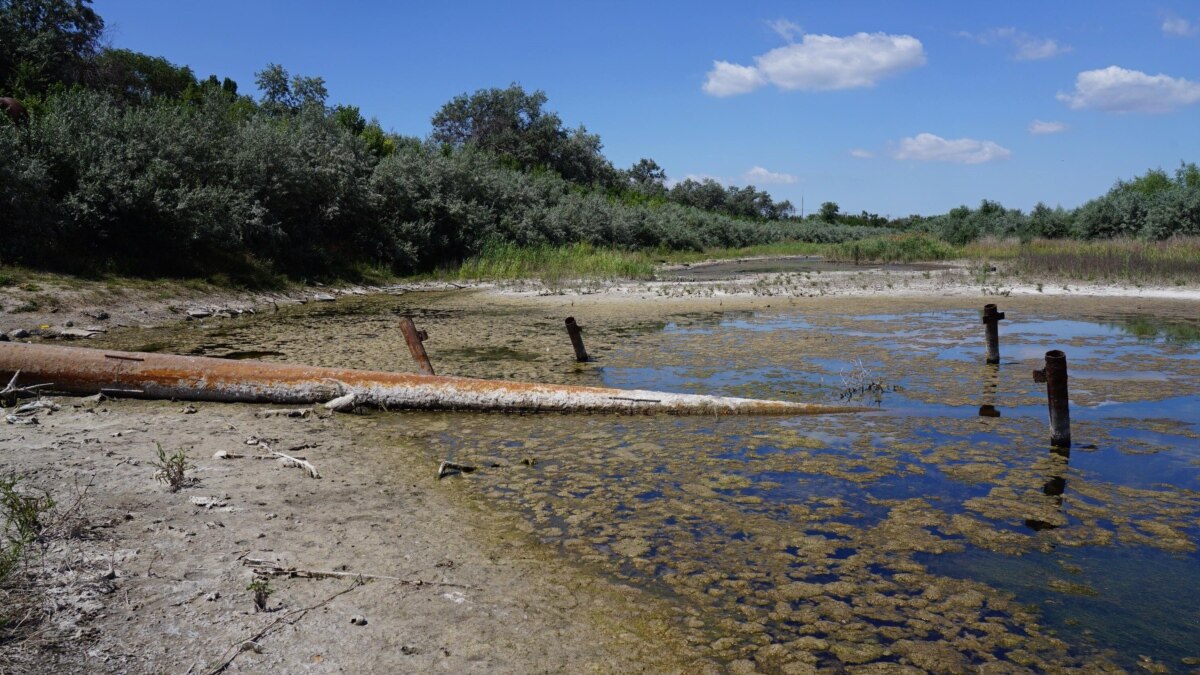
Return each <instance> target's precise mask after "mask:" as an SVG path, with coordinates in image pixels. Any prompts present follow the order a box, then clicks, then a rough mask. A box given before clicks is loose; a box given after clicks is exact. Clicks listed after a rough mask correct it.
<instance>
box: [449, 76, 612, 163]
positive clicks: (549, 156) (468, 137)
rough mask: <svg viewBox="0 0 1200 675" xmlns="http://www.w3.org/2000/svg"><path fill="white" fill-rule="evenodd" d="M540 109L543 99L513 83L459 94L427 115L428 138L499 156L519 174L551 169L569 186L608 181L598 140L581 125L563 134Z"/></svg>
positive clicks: (555, 121) (551, 116) (556, 122)
mask: <svg viewBox="0 0 1200 675" xmlns="http://www.w3.org/2000/svg"><path fill="white" fill-rule="evenodd" d="M545 104H546V94H544V93H543V92H541V91H535V92H533V93H526V91H525V90H524V89H522V88H521V86H520V85H517V84H513V85H510V86H509V87H508V88H507V89H497V88H492V89H480V90H479V91H476V92H475V93H474V94H461V95H459V96H456V97H454V99H452V100H451V101H450V102H449V103H447V104H446V105H444V106H442V108H441V110H439V111H438V112H437V114H436V115H434V116H433V120H432V121H433V134H432V138H433V140H434V141H435V142H437V143H441V144H444V145H447V146H450V147H453V148H463V147H466V146H472V147H475V148H477V149H480V150H484V151H486V152H490V153H493V154H496V155H499V156H501V157H503V158H505V159H507V160H509V161H511V162H512V163H514V164H515V165H517V166H519V167H520V168H522V169H530V168H534V167H545V168H548V169H553V170H554V171H557V172H558V173H559V174H560V175H561V176H562V177H563V178H566V179H567V180H569V181H572V182H575V183H583V184H591V183H601V184H609V183H611V182H613V181H614V180H615V177H616V171H615V170H613V168H612V165H611V164H610V163H609V162H608V160H607V159H605V157H604V155H603V154H601V152H600V149H601V147H602V146H601V143H600V137H599V136H597V135H595V134H589V133H588V132H587V129H585V128H584V127H582V126H581V127H579V128H577V129H574V130H572V131H567V130H566V129H564V128H563V124H562V120H561V119H560V118H559V116H558V115H557V114H555V113H553V112H547V111H545V110H543V106H544V105H545Z"/></svg>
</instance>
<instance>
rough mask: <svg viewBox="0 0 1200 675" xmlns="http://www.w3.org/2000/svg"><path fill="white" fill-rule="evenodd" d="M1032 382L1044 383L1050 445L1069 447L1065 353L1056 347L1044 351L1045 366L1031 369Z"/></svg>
mask: <svg viewBox="0 0 1200 675" xmlns="http://www.w3.org/2000/svg"><path fill="white" fill-rule="evenodd" d="M1033 381H1034V382H1045V383H1046V398H1047V399H1048V401H1049V408H1050V445H1051V446H1053V447H1055V448H1070V447H1071V409H1070V403H1069V402H1068V398H1067V355H1066V354H1064V353H1063V352H1062V351H1060V350H1058V349H1054V350H1051V351H1048V352H1046V367H1045V368H1044V369H1042V370H1035V371H1033Z"/></svg>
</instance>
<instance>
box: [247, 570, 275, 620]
mask: <svg viewBox="0 0 1200 675" xmlns="http://www.w3.org/2000/svg"><path fill="white" fill-rule="evenodd" d="M246 590H248V591H250V592H252V593H254V611H256V612H265V611H267V599H268V598H270V597H271V594H272V593H274V592H275V589H274V588H271V580H270V579H264V578H262V577H255V578H254V580H253V581H251V582H250V585H249V586H246Z"/></svg>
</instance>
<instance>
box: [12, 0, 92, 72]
mask: <svg viewBox="0 0 1200 675" xmlns="http://www.w3.org/2000/svg"><path fill="white" fill-rule="evenodd" d="M90 5H91V0H0V88H2V89H3V90H4V91H5V92H6V93H14V94H17V95H19V96H25V95H28V94H37V93H42V92H44V91H45V90H46V89H47V88H48V87H49V86H50V85H52V84H55V83H59V82H62V83H66V84H74V83H77V82H81V81H83V80H84V79H85V78H84V76H85V74H86V71H87V67H88V64H89V60H90V59H91V58H92V56H93V55H95V53H96V47H97V43H98V41H99V39H100V35H101V34H102V33H103V32H104V20H103V19H101V18H100V15H99V14H97V13H96V12H95V10H93V9H92V8H91V7H90Z"/></svg>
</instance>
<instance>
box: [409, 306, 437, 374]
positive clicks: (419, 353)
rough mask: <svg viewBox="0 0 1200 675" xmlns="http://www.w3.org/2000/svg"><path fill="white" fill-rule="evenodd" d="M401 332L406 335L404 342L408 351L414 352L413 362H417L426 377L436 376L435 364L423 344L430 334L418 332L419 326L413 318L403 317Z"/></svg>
mask: <svg viewBox="0 0 1200 675" xmlns="http://www.w3.org/2000/svg"><path fill="white" fill-rule="evenodd" d="M400 332H401V333H404V341H405V342H407V343H408V351H410V352H412V357H413V360H414V361H416V362H417V367H418V368H420V369H421V372H422V373H425V374H426V375H436V374H437V373H435V372H433V364H432V363H430V362H429V355H428V354H426V353H425V345H424V344H422V343H423V342H425V340H428V339H429V333H426V332H425V331H423V330H417V325H416V324H415V323H413V320H412V318H411V317H407V316H405V317H401V319H400Z"/></svg>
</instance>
